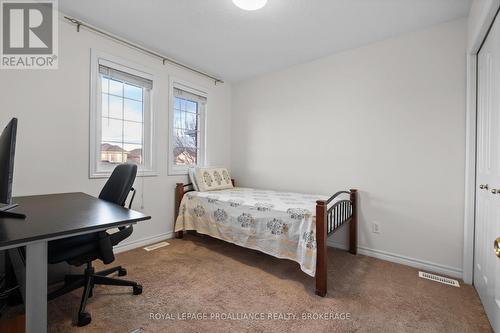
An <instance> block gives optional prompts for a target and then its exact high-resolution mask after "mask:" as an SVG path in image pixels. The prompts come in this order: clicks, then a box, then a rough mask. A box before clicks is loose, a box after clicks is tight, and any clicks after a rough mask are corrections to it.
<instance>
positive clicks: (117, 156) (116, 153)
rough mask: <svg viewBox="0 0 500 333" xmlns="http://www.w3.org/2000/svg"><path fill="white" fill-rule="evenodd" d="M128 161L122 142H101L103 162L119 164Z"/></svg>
mask: <svg viewBox="0 0 500 333" xmlns="http://www.w3.org/2000/svg"><path fill="white" fill-rule="evenodd" d="M125 161H126V156H125V155H124V154H123V146H122V144H121V143H115V142H103V143H101V163H103V164H119V163H124V162H125Z"/></svg>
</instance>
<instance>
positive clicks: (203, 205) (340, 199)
mask: <svg viewBox="0 0 500 333" xmlns="http://www.w3.org/2000/svg"><path fill="white" fill-rule="evenodd" d="M232 183H233V185H234V180H232ZM356 195H357V191H356V190H350V191H339V192H337V193H335V194H334V195H332V196H330V197H327V196H322V195H314V194H301V193H292V192H279V191H271V190H258V189H252V188H243V187H233V188H229V189H222V190H217V191H210V192H198V191H195V190H194V189H193V185H192V184H191V183H190V184H184V183H177V186H176V189H175V215H176V223H175V232H176V236H177V238H183V233H184V232H185V231H195V232H196V233H199V234H204V235H208V236H211V237H214V238H218V239H221V240H224V241H227V242H230V243H234V244H237V245H239V246H242V247H246V248H250V249H254V250H258V251H261V252H264V253H266V254H269V255H272V256H274V257H277V258H281V259H289V260H293V261H295V262H297V263H298V264H299V265H300V268H301V269H302V271H304V272H305V273H306V274H308V275H310V276H313V277H314V278H315V281H316V294H317V295H319V296H322V297H324V296H325V295H326V293H327V264H326V250H327V244H326V241H327V238H328V237H329V236H331V235H332V234H333V233H335V232H336V231H337V230H339V228H340V227H342V226H343V225H345V224H346V223H349V252H350V253H352V254H356V253H357V216H356Z"/></svg>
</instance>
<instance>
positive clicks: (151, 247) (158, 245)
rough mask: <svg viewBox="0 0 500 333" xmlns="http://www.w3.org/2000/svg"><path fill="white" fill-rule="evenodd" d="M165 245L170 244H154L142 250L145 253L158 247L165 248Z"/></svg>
mask: <svg viewBox="0 0 500 333" xmlns="http://www.w3.org/2000/svg"><path fill="white" fill-rule="evenodd" d="M167 245H170V244H169V243H167V242H160V243H156V244H153V245H149V246H146V247H145V248H144V250H146V251H153V250H156V249H159V248H160V247H164V246H167Z"/></svg>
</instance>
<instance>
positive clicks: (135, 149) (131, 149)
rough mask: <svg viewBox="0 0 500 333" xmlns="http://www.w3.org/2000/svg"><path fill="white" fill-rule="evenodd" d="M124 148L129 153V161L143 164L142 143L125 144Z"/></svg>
mask: <svg viewBox="0 0 500 333" xmlns="http://www.w3.org/2000/svg"><path fill="white" fill-rule="evenodd" d="M123 149H124V150H125V154H127V162H128V163H134V164H142V162H143V161H144V158H143V156H142V145H133V144H127V143H126V144H124V145H123Z"/></svg>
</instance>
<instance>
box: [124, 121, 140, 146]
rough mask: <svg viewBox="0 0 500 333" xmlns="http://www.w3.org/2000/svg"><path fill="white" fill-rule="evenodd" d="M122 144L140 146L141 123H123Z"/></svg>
mask: <svg viewBox="0 0 500 333" xmlns="http://www.w3.org/2000/svg"><path fill="white" fill-rule="evenodd" d="M123 142H124V143H135V144H142V123H136V122H132V121H124V122H123Z"/></svg>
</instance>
